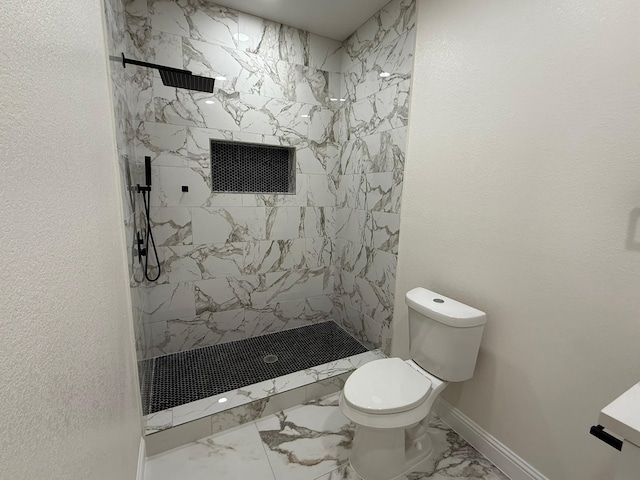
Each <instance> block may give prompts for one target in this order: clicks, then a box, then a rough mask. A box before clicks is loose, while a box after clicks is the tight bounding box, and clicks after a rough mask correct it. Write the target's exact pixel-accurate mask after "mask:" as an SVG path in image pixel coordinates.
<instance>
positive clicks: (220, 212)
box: [124, 0, 342, 356]
mask: <svg viewBox="0 0 640 480" xmlns="http://www.w3.org/2000/svg"><path fill="white" fill-rule="evenodd" d="M124 8H125V11H126V18H127V22H126V27H127V30H128V35H129V38H130V40H131V51H130V54H131V56H132V57H135V58H137V59H140V60H146V61H149V62H154V63H160V64H165V65H169V66H172V67H178V68H187V69H189V70H191V71H193V72H194V73H195V74H203V75H206V76H214V77H216V76H224V77H225V78H226V80H225V81H217V82H216V89H215V91H214V93H213V94H207V93H199V92H189V91H186V90H176V89H174V88H168V87H165V86H164V85H163V84H162V82H161V80H160V78H159V77H158V76H157V72H154V71H147V70H145V69H138V70H136V75H135V76H133V77H132V78H133V81H134V82H136V83H137V85H136V87H137V88H135V89H134V90H135V91H136V92H137V93H136V95H135V96H131V98H130V100H131V102H132V103H131V105H132V108H133V109H134V113H133V119H134V120H133V125H132V132H131V133H132V137H131V138H132V139H133V142H134V146H135V153H136V155H137V157H138V158H143V157H144V156H145V155H149V156H151V158H152V170H153V191H152V195H151V206H152V208H151V218H152V222H153V232H154V234H155V237H156V244H157V245H158V253H159V256H160V259H161V262H162V274H161V277H160V278H159V280H158V281H157V282H156V283H155V284H150V285H147V293H148V303H147V305H146V310H145V320H144V330H145V332H146V334H148V335H149V336H150V343H148V344H147V345H145V346H144V348H145V351H144V354H145V355H146V356H156V355H162V354H166V353H172V352H176V351H183V350H188V349H191V348H196V347H200V346H205V345H210V344H215V343H219V342H226V341H231V340H237V339H241V338H245V337H251V336H255V335H260V334H264V333H269V332H272V331H277V330H281V329H284V328H291V327H295V326H301V325H306V324H309V323H311V322H318V321H324V320H327V319H330V318H332V309H333V302H332V299H331V295H332V294H333V292H334V279H335V268H334V266H333V264H334V261H333V255H334V239H335V220H336V208H335V206H336V192H337V180H338V169H339V157H340V154H339V152H340V131H339V128H338V126H339V122H338V120H339V116H340V113H339V107H340V102H339V101H336V100H331V99H335V98H339V96H340V89H341V86H342V75H341V73H340V72H341V60H342V57H341V43H340V42H336V41H333V40H330V39H327V38H324V37H320V36H317V35H313V34H310V33H307V32H304V31H301V30H298V29H295V28H291V27H287V26H284V25H280V24H277V23H273V22H269V21H267V20H263V19H261V18H257V17H254V16H251V15H247V14H243V13H240V12H237V11H234V10H231V9H228V8H224V7H220V6H217V5H215V4H212V3H210V2H207V1H204V0H202V1H201V0H175V1H174V0H171V1H167V0H149V1H148V2H147V1H141V0H134V1H129V0H125V1H124ZM128 69H129V67H127V70H128ZM208 102H209V103H208ZM211 102H213V103H211ZM209 139H229V140H238V141H246V142H254V143H264V144H273V145H287V146H294V147H295V148H296V155H297V162H296V163H297V180H296V186H297V191H296V194H295V195H278V196H275V195H254V194H217V193H212V192H211V182H210V175H211V168H210V159H209ZM183 185H184V186H188V187H189V191H188V193H183V192H182V186H183Z"/></svg>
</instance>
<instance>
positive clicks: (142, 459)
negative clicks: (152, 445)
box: [136, 437, 147, 480]
mask: <svg viewBox="0 0 640 480" xmlns="http://www.w3.org/2000/svg"><path fill="white" fill-rule="evenodd" d="M146 463H147V448H146V446H145V443H144V437H142V438H141V439H140V449H139V450H138V474H137V475H136V480H144V467H145V466H146Z"/></svg>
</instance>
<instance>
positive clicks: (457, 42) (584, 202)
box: [394, 0, 640, 480]
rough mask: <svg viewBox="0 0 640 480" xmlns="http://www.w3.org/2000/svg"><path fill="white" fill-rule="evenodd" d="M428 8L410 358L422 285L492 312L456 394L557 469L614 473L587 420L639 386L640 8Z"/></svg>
mask: <svg viewBox="0 0 640 480" xmlns="http://www.w3.org/2000/svg"><path fill="white" fill-rule="evenodd" d="M418 10H419V12H418V25H417V28H418V32H417V48H416V64H415V70H414V76H413V79H414V80H413V87H412V98H411V116H410V131H409V147H408V158H407V165H406V171H405V190H404V196H403V205H402V217H401V225H402V234H401V236H400V247H399V266H398V288H397V296H396V305H398V306H399V307H400V308H398V309H396V315H395V320H396V323H395V327H396V333H397V335H396V338H395V339H394V340H398V342H396V344H395V345H394V347H395V352H396V353H405V354H406V340H407V337H406V307H404V305H403V299H404V294H405V293H406V291H407V290H408V289H410V288H411V287H413V286H416V285H423V286H425V287H428V288H431V289H433V290H436V291H438V292H441V293H443V294H445V295H448V296H451V297H453V298H456V299H458V300H460V301H462V302H466V303H469V304H470V305H473V306H474V307H477V308H480V309H482V310H484V311H486V312H487V313H488V325H487V328H486V330H485V338H484V340H483V346H482V349H481V353H480V358H479V361H478V365H477V370H476V375H475V377H474V378H473V379H472V380H471V381H469V382H466V383H464V384H460V385H457V386H453V387H452V388H450V389H449V390H448V391H445V395H444V397H445V398H446V399H447V400H449V401H450V402H452V403H453V404H454V405H456V406H457V407H459V408H460V409H461V410H462V411H463V412H464V413H465V414H467V415H468V416H470V417H471V418H472V419H473V420H475V421H476V422H477V423H478V424H480V425H481V426H482V427H484V428H485V429H486V430H488V431H489V432H490V433H492V434H493V435H495V436H496V437H497V438H499V439H500V440H501V441H502V442H504V443H505V444H506V445H508V446H509V447H511V448H512V449H513V450H514V451H516V452H517V453H518V454H520V455H521V456H523V457H524V458H525V459H526V460H528V461H529V462H530V463H531V464H532V465H533V466H534V467H536V468H537V469H539V470H540V471H542V472H543V473H544V474H546V475H547V476H548V477H549V478H550V479H555V480H574V479H575V480H578V479H580V480H585V479H593V480H596V479H605V478H612V477H613V475H612V469H613V466H614V465H615V459H616V455H617V454H616V452H615V451H614V450H613V449H612V448H610V447H608V446H606V445H605V444H603V443H601V442H599V441H597V440H596V439H595V438H593V437H591V436H590V435H589V434H588V429H589V426H590V425H591V424H593V423H596V422H597V416H598V412H599V410H600V409H601V408H602V407H603V406H604V405H606V404H607V403H608V402H609V401H610V400H612V399H613V398H614V397H616V396H617V395H618V394H620V393H621V392H622V391H624V390H626V389H627V388H628V387H630V386H631V385H632V384H634V383H636V382H638V381H639V380H640V346H639V344H638V341H639V339H640V229H638V228H637V226H635V225H634V226H632V231H633V232H634V235H635V239H634V240H633V241H632V242H628V241H627V232H628V229H629V228H630V227H629V223H630V216H633V215H634V214H636V215H637V214H638V212H640V210H639V208H640V33H639V32H640V10H639V9H638V3H637V1H636V0H586V1H585V0H561V1H557V0H541V1H537V2H524V1H523V2H512V1H508V0H487V1H483V2H477V1H475V0H419V5H418ZM628 243H629V244H628Z"/></svg>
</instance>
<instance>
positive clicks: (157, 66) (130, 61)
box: [122, 53, 193, 75]
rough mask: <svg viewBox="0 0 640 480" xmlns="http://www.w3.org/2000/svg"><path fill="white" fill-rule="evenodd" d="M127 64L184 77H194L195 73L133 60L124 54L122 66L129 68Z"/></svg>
mask: <svg viewBox="0 0 640 480" xmlns="http://www.w3.org/2000/svg"><path fill="white" fill-rule="evenodd" d="M127 63H128V64H130V65H137V66H139V67H147V68H155V69H156V70H166V71H168V72H174V73H182V74H184V75H193V72H190V71H189V70H182V69H180V68H172V67H165V66H164V65H158V64H156V63H149V62H141V61H140V60H133V59H131V58H127V57H125V56H124V53H123V54H122V66H123V67H124V68H127Z"/></svg>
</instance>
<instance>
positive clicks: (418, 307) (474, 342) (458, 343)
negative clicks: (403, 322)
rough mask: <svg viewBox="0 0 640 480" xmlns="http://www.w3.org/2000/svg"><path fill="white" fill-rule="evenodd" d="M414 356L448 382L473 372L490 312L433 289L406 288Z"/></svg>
mask: <svg viewBox="0 0 640 480" xmlns="http://www.w3.org/2000/svg"><path fill="white" fill-rule="evenodd" d="M405 298H406V302H407V305H408V307H409V342H410V345H411V358H412V359H413V361H415V362H416V363H417V364H418V365H420V366H421V367H422V368H423V369H425V370H426V371H427V372H429V373H431V374H433V375H435V376H436V377H438V378H440V379H442V380H446V381H449V382H462V381H464V380H468V379H470V378H471V377H472V376H473V371H474V369H475V366H476V359H477V358H478V350H479V349H480V340H481V339H482V332H483V330H484V325H485V323H487V315H486V314H485V313H484V312H481V311H480V310H477V309H475V308H473V307H470V306H468V305H465V304H463V303H460V302H457V301H455V300H452V299H450V298H447V297H445V296H444V295H440V294H438V293H435V292H432V291H431V290H427V289H425V288H421V287H418V288H414V289H413V290H410V291H408V292H407V295H406V297H405Z"/></svg>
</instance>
